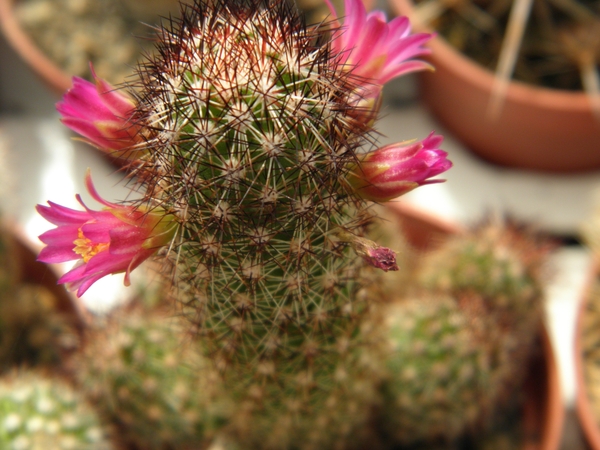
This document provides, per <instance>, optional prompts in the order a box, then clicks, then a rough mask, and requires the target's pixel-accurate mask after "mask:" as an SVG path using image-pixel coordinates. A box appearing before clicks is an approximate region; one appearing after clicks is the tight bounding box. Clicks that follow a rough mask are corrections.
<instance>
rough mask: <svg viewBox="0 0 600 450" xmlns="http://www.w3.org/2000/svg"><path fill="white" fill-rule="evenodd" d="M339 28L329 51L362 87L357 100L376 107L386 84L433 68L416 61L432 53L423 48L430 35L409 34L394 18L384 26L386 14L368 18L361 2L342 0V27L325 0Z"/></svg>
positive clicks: (407, 27) (404, 24) (372, 14)
mask: <svg viewBox="0 0 600 450" xmlns="http://www.w3.org/2000/svg"><path fill="white" fill-rule="evenodd" d="M326 1H327V4H328V5H329V9H330V10H331V14H332V16H333V18H334V23H337V24H338V28H337V29H336V30H335V31H334V33H333V37H332V44H331V45H332V50H333V51H334V54H337V55H339V58H340V60H339V61H340V62H341V63H342V64H343V65H344V68H347V69H346V70H348V71H351V72H352V74H353V75H354V76H355V77H356V79H357V81H358V82H359V84H361V85H362V86H361V88H362V89H361V92H360V96H361V97H362V98H363V99H364V100H365V101H371V103H373V104H377V99H378V98H379V95H380V93H381V89H382V87H383V85H384V84H385V83H387V82H388V81H390V80H391V79H393V78H396V77H398V76H400V75H404V74H407V73H411V72H416V71H420V70H424V69H432V67H431V66H430V65H429V64H428V63H426V62H424V61H420V60H418V59H413V58H415V57H418V56H421V55H426V54H428V53H430V52H431V51H430V50H429V49H428V48H426V47H423V44H425V43H426V42H427V41H428V40H429V39H431V37H432V36H433V35H432V34H429V33H416V34H411V28H410V22H409V20H408V18H407V17H396V18H394V19H393V20H392V21H390V22H387V18H386V16H385V13H384V12H382V11H373V12H370V13H368V14H367V12H366V10H365V7H364V5H363V3H362V0H345V2H344V4H345V19H344V24H343V25H339V21H338V16H337V13H336V11H335V8H334V7H333V5H332V4H331V2H330V0H326Z"/></svg>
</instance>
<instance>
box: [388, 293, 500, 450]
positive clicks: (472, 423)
mask: <svg viewBox="0 0 600 450" xmlns="http://www.w3.org/2000/svg"><path fill="white" fill-rule="evenodd" d="M386 316H387V320H386V324H385V327H386V329H387V330H388V331H387V333H388V337H389V342H388V346H389V356H388V358H387V362H388V369H389V370H390V374H391V378H390V380H389V381H388V382H386V383H385V384H384V392H385V394H384V395H385V398H386V400H387V401H386V402H385V407H384V413H383V420H384V422H385V427H384V428H385V432H386V434H387V435H388V436H389V439H391V440H393V441H395V442H399V443H402V444H415V443H420V444H421V445H424V443H425V442H428V443H432V442H438V441H441V442H451V441H453V440H456V439H458V438H460V437H461V436H463V435H464V433H465V431H467V430H469V429H473V428H475V427H476V426H478V425H480V423H479V422H480V421H481V418H482V417H483V416H484V415H485V414H486V413H487V411H488V410H489V409H490V407H491V402H490V400H491V398H493V397H494V395H495V394H496V393H495V392H494V391H493V389H494V386H493V385H492V384H493V380H492V367H491V366H492V361H491V355H490V353H489V349H488V348H486V347H485V346H484V345H481V342H480V339H481V336H482V334H483V333H486V332H489V329H487V325H488V323H487V321H486V319H485V317H478V316H474V317H469V316H468V315H467V314H465V312H464V311H463V310H462V309H461V307H460V306H459V305H458V302H456V300H455V299H454V298H451V297H447V296H444V295H438V296H436V295H431V294H429V295H427V294H422V295H420V296H414V297H408V298H406V299H403V300H402V301H400V302H394V303H393V304H391V305H390V306H388V308H387V314H386Z"/></svg>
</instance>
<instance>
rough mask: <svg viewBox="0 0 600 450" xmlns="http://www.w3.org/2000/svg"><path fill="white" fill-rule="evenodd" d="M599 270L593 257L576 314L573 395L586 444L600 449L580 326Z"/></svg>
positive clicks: (598, 426) (599, 429) (599, 435)
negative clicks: (574, 382)
mask: <svg viewBox="0 0 600 450" xmlns="http://www.w3.org/2000/svg"><path fill="white" fill-rule="evenodd" d="M599 270H600V259H599V258H594V259H593V260H592V263H591V265H590V270H589V272H588V274H587V279H586V282H585V288H584V290H583V298H582V299H581V304H580V305H579V311H578V314H577V323H576V328H575V379H576V383H577V384H576V386H577V388H576V389H577V391H576V395H575V410H576V412H577V417H578V418H579V423H580V424H581V429H582V430H583V434H584V436H585V440H586V441H587V444H588V445H589V446H590V448H592V449H600V424H599V423H598V422H597V420H596V417H595V416H594V412H593V410H592V404H591V402H590V400H589V398H588V395H587V389H586V384H587V383H586V380H585V373H584V358H583V343H582V337H583V336H582V326H583V316H584V314H585V309H586V306H587V303H588V299H589V292H590V289H591V288H592V286H593V283H594V282H595V279H596V276H597V275H596V274H597V273H598V271H599Z"/></svg>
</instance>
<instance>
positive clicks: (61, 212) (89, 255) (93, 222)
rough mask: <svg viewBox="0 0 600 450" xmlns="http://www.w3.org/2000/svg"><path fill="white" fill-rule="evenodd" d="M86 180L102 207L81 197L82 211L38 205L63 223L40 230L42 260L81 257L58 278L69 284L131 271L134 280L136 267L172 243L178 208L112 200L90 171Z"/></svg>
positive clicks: (80, 287)
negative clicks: (167, 209)
mask: <svg viewBox="0 0 600 450" xmlns="http://www.w3.org/2000/svg"><path fill="white" fill-rule="evenodd" d="M86 186H87V189H88V191H89V193H90V194H91V195H92V197H93V198H94V199H95V200H96V201H98V202H99V203H101V204H103V205H104V206H105V208H103V209H102V210H101V211H94V210H92V209H89V208H88V207H87V206H85V204H84V203H83V201H82V200H81V197H80V196H79V195H78V196H77V200H78V201H79V203H81V205H82V206H83V207H84V209H85V211H78V210H74V209H70V208H66V207H64V206H60V205H57V204H56V203H52V202H48V204H49V205H50V206H45V205H37V207H36V209H37V211H38V212H39V213H40V214H41V215H42V216H43V217H44V218H45V219H46V220H48V221H49V222H51V223H53V224H54V225H56V226H57V227H56V228H54V229H52V230H49V231H47V232H45V233H43V234H42V235H40V237H39V238H40V240H41V241H42V242H43V243H44V244H46V245H47V247H44V248H43V249H42V251H41V252H40V254H39V256H38V261H42V262H45V263H60V262H66V261H72V260H77V263H76V264H75V266H74V267H73V269H71V270H70V271H69V272H67V273H66V274H65V275H63V276H62V277H61V278H60V279H59V280H58V282H59V283H61V284H66V285H67V288H68V289H69V290H73V291H74V290H77V296H81V295H83V293H84V292H85V291H86V290H87V289H88V288H89V287H90V286H91V285H92V284H93V283H95V282H96V281H98V280H99V279H100V278H102V277H104V276H106V275H110V274H115V273H121V272H125V285H126V286H127V285H129V274H130V272H131V271H132V270H133V269H135V268H136V267H138V266H139V265H140V264H141V263H142V262H143V261H145V260H146V259H148V258H149V257H150V256H152V255H153V254H155V253H156V252H157V251H158V249H159V248H161V247H164V246H166V245H169V244H170V243H171V241H172V239H173V237H174V236H175V233H176V231H177V228H178V225H177V222H176V221H175V217H174V216H173V215H172V214H167V213H166V212H165V211H163V210H162V209H160V208H154V209H152V210H148V209H144V208H134V207H131V206H122V205H116V204H113V203H109V202H107V201H106V200H104V199H102V198H101V197H100V195H99V194H98V192H97V191H96V189H95V188H94V186H93V184H92V180H91V176H90V173H89V171H88V173H87V175H86Z"/></svg>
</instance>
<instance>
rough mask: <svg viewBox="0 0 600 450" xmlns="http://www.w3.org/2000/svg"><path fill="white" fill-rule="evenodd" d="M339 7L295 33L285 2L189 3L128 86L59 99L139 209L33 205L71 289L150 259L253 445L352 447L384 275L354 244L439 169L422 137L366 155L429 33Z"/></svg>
mask: <svg viewBox="0 0 600 450" xmlns="http://www.w3.org/2000/svg"><path fill="white" fill-rule="evenodd" d="M345 9H346V14H347V16H348V20H347V21H346V23H345V24H344V25H343V26H342V25H341V24H340V23H339V21H338V20H337V16H336V14H335V11H334V10H331V12H332V16H333V19H334V20H333V21H332V22H331V23H330V24H327V25H326V26H321V27H319V26H309V27H307V26H305V25H304V24H303V22H302V20H301V18H300V16H299V13H298V12H297V11H296V10H295V8H293V7H291V6H290V5H289V4H288V3H287V2H282V1H277V0H245V1H226V0H216V1H206V2H204V1H199V0H198V1H196V2H195V3H194V4H193V5H191V6H189V7H185V8H184V10H183V14H182V18H181V19H180V20H170V21H168V23H165V26H164V27H162V28H159V29H158V56H155V57H149V59H148V61H147V62H146V63H144V64H142V65H141V66H140V67H139V70H138V75H139V81H138V82H137V83H134V84H131V85H130V86H129V87H130V88H131V89H130V94H123V93H120V92H119V91H115V90H114V89H113V88H112V87H111V86H109V85H108V84H107V83H106V82H104V81H103V80H101V79H99V78H98V77H97V76H95V77H94V78H95V85H94V84H91V83H87V82H84V81H83V80H76V82H75V85H74V88H73V89H72V90H71V91H69V92H68V93H67V94H66V95H65V98H64V100H63V102H61V103H60V104H59V106H58V109H59V112H60V113H61V114H62V116H63V121H64V123H65V124H67V125H68V126H70V127H71V128H73V129H74V130H76V131H78V132H79V133H80V134H82V135H83V136H85V137H86V138H87V139H88V140H89V141H90V142H91V143H93V144H94V145H96V146H98V147H100V148H102V149H104V150H105V151H107V152H111V153H112V154H113V155H115V156H117V157H121V158H122V160H123V162H124V163H125V164H126V166H127V169H128V171H129V175H130V178H131V183H132V184H134V185H135V189H136V190H137V191H138V192H139V194H140V196H139V197H140V199H139V200H135V201H129V202H125V203H124V204H116V203H110V202H108V201H106V200H104V199H102V198H101V197H100V196H99V194H98V193H97V192H96V191H95V190H94V188H93V185H92V183H91V180H90V178H89V176H88V182H87V184H88V189H89V190H90V192H91V193H92V196H93V197H94V198H95V199H96V200H97V201H99V202H100V203H102V204H103V205H104V206H105V208H104V210H103V211H94V210H92V209H90V208H88V207H86V211H85V212H80V211H74V210H70V209H67V208H64V207H61V206H59V205H56V204H53V203H50V206H38V211H39V212H40V213H41V214H42V215H43V216H44V217H45V218H47V219H48V220H49V221H50V222H52V223H54V224H55V225H57V228H56V229H54V230H50V231H49V232H47V233H44V234H43V235H42V236H40V238H41V240H42V241H43V242H45V243H46V244H48V246H47V247H46V248H45V249H44V250H43V251H42V253H41V254H40V259H42V260H44V261H48V262H59V261H68V260H78V261H79V264H77V265H76V266H75V268H74V269H73V270H71V271H70V272H68V273H67V274H66V275H65V276H64V277H63V278H61V280H59V281H60V282H62V283H65V284H67V286H68V287H69V288H71V289H77V293H78V295H82V294H83V293H84V292H85V291H86V289H88V288H89V286H90V285H91V284H93V283H94V282H95V281H96V280H97V279H99V278H101V277H103V276H105V275H108V274H110V273H117V272H125V274H126V278H125V279H126V282H127V281H128V274H129V272H130V271H131V270H133V269H135V267H137V265H139V264H140V263H141V262H142V261H143V260H145V259H147V258H149V257H150V256H153V255H156V254H157V253H158V254H159V256H161V257H162V258H163V260H164V262H165V270H164V271H163V274H164V276H165V278H166V279H167V280H168V281H169V282H170V283H172V288H171V290H172V294H173V295H172V297H173V299H174V300H175V301H176V303H177V304H178V305H179V307H180V311H181V313H182V315H183V316H184V317H186V318H187V319H188V321H189V322H191V324H192V325H193V327H194V331H195V334H196V339H197V342H198V348H199V349H200V350H201V351H202V352H203V354H204V356H205V358H206V359H205V360H206V361H210V364H212V365H213V366H214V368H215V369H216V370H218V371H219V372H220V374H221V378H222V382H223V385H224V386H225V389H226V391H227V392H228V394H229V395H230V396H231V398H232V399H233V401H234V402H236V404H237V405H239V408H238V409H237V410H236V412H235V414H234V415H233V416H232V417H231V418H230V420H229V423H228V432H229V433H230V435H231V436H234V437H237V438H239V442H243V444H244V446H246V447H247V448H277V449H285V448H342V447H352V446H358V445H360V443H361V438H362V437H364V436H362V435H364V430H366V429H367V427H366V425H367V423H368V421H369V417H370V410H371V408H372V407H373V405H374V404H376V403H377V401H378V395H377V385H378V380H379V379H380V373H381V367H380V361H381V359H380V358H378V357H377V347H376V346H375V345H374V342H376V341H377V339H378V337H377V332H376V330H377V327H376V326H372V325H371V326H366V325H365V324H366V323H367V322H365V321H364V319H365V318H366V317H369V314H370V303H371V302H372V298H370V297H369V293H368V288H369V285H370V284H371V283H372V278H373V277H372V276H371V273H370V272H371V270H373V269H372V267H369V265H371V266H375V267H378V268H381V269H383V270H386V271H387V270H397V266H396V264H395V259H394V254H393V252H392V251H390V250H389V249H385V248H381V247H380V246H378V245H377V244H375V243H373V242H370V241H368V240H367V239H365V238H364V236H363V235H364V233H365V229H366V226H367V224H368V223H369V222H370V221H371V220H372V214H371V212H370V209H369V204H368V202H367V201H368V200H375V201H387V200H389V199H391V198H393V197H395V196H398V195H401V194H403V193H405V192H408V191H409V190H411V189H414V188H416V187H418V186H420V185H423V184H428V183H431V182H435V181H436V180H431V179H430V178H431V177H434V176H436V175H438V174H440V173H442V172H444V171H445V170H447V169H448V168H449V167H450V166H451V163H450V162H449V161H447V159H446V153H445V152H443V151H442V150H440V149H439V148H438V147H439V144H440V143H441V137H439V136H436V135H433V134H431V135H430V136H429V137H427V138H426V139H424V140H423V141H421V142H415V141H413V142H409V143H400V144H396V145H390V146H386V147H384V148H381V149H378V150H374V151H372V150H373V149H372V147H373V142H374V140H375V139H374V136H375V133H374V130H373V129H372V126H373V123H374V120H375V118H376V116H377V113H378V109H379V105H380V103H381V90H382V86H383V84H384V83H386V82H387V81H389V80H390V79H392V78H394V77H396V76H398V75H401V74H403V73H406V72H411V71H415V70H422V69H425V68H427V67H428V65H427V64H425V63H424V62H422V61H418V60H414V59H410V58H413V57H414V56H419V55H422V54H424V53H427V50H426V49H425V48H423V47H422V45H423V44H424V43H425V42H426V41H427V40H428V39H429V38H430V36H429V35H428V34H418V35H411V34H410V27H409V23H408V20H407V19H406V18H397V19H394V21H393V22H392V23H389V24H388V23H386V20H385V16H384V15H383V13H381V12H374V13H371V14H367V13H366V11H365V9H364V6H363V5H362V3H361V2H360V0H347V1H346V8H345ZM83 105H85V106H83ZM58 237H59V239H57V238H58Z"/></svg>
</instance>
